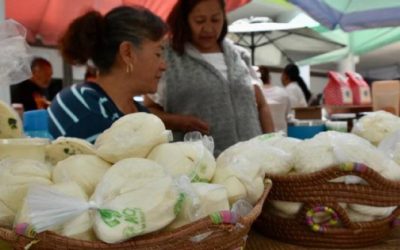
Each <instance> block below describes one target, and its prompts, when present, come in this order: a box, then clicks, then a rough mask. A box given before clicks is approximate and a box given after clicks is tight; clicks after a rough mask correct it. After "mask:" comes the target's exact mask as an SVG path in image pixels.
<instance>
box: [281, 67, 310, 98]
mask: <svg viewBox="0 0 400 250" xmlns="http://www.w3.org/2000/svg"><path fill="white" fill-rule="evenodd" d="M283 73H285V74H286V75H287V76H288V77H289V79H290V80H291V81H295V82H297V84H298V85H299V86H300V88H301V91H303V94H304V97H305V98H306V101H307V102H308V101H309V100H310V98H311V92H310V90H308V88H307V85H306V83H305V82H304V80H303V78H301V76H300V70H299V68H298V67H297V66H296V65H295V64H288V65H286V67H285V68H284V69H283Z"/></svg>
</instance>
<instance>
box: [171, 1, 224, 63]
mask: <svg viewBox="0 0 400 250" xmlns="http://www.w3.org/2000/svg"><path fill="white" fill-rule="evenodd" d="M201 1H203V0H178V1H177V3H176V4H175V6H174V8H173V9H172V11H171V13H170V14H169V16H168V18H167V23H168V25H169V28H170V31H171V36H172V37H171V43H172V48H173V49H174V50H175V51H176V52H177V53H178V54H180V55H182V54H183V52H184V51H185V43H186V42H189V41H190V40H191V37H192V31H191V30H190V26H189V20H188V17H189V14H190V12H192V10H193V8H194V7H196V5H197V4H199V3H200V2H201ZM218 2H219V3H220V5H221V9H222V12H223V15H224V24H223V27H222V31H221V34H220V36H219V37H218V42H219V43H222V41H223V40H224V38H225V36H226V34H227V33H228V21H227V18H226V12H225V1H224V0H218Z"/></svg>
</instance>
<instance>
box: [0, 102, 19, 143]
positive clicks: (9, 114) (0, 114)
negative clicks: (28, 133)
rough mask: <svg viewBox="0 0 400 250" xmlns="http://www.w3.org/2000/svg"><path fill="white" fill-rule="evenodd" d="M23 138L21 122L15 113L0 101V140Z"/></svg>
mask: <svg viewBox="0 0 400 250" xmlns="http://www.w3.org/2000/svg"><path fill="white" fill-rule="evenodd" d="M21 137H24V132H23V127H22V121H21V118H20V117H19V115H18V114H17V112H15V110H14V109H13V108H12V107H10V106H9V105H7V104H6V103H5V102H3V101H2V100H0V138H21Z"/></svg>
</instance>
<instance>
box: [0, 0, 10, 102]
mask: <svg viewBox="0 0 400 250" xmlns="http://www.w3.org/2000/svg"><path fill="white" fill-rule="evenodd" d="M4 19H5V2H4V0H0V21H3V20H4ZM0 100H3V101H4V102H6V103H8V104H10V103H11V98H10V86H9V85H8V84H4V83H3V84H1V83H0Z"/></svg>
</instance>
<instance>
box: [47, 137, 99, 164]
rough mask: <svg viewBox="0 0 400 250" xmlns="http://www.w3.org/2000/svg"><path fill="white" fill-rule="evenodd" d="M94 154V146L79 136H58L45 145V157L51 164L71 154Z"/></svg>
mask: <svg viewBox="0 0 400 250" xmlns="http://www.w3.org/2000/svg"><path fill="white" fill-rule="evenodd" d="M81 154H85V155H96V150H95V148H94V146H93V145H92V144H91V143H89V142H88V141H85V140H83V139H80V138H73V137H58V138H57V139H56V140H54V141H52V142H51V144H50V145H47V146H46V159H47V160H48V161H49V162H50V163H51V164H53V165H56V164H57V162H59V161H62V160H64V159H67V158H68V157H70V156H72V155H81Z"/></svg>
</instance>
